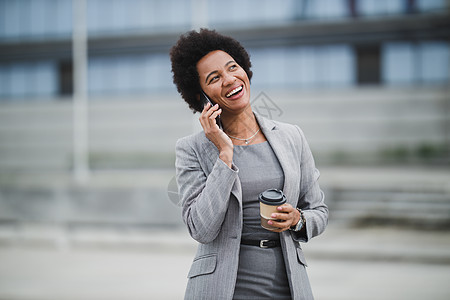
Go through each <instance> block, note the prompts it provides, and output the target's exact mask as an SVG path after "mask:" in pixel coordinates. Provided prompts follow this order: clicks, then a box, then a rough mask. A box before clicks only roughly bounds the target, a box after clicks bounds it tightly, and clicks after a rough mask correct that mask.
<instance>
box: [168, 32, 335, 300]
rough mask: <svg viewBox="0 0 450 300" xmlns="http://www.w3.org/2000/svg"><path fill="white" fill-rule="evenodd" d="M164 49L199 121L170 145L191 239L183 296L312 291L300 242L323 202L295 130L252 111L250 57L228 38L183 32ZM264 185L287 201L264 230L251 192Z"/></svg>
mask: <svg viewBox="0 0 450 300" xmlns="http://www.w3.org/2000/svg"><path fill="white" fill-rule="evenodd" d="M170 57H171V61H172V72H173V80H174V83H175V85H176V86H177V88H178V91H179V92H180V94H181V96H182V97H183V98H184V100H185V101H186V102H187V103H188V105H189V107H190V108H191V109H192V110H194V111H197V112H200V117H199V121H200V124H201V126H202V128H203V131H201V132H199V133H197V134H194V135H191V136H188V137H185V138H182V139H180V140H179V141H178V142H177V145H176V163H175V164H176V171H177V184H178V189H179V196H180V201H181V203H182V207H183V212H182V213H183V220H184V222H185V223H186V225H187V228H188V230H189V233H190V235H191V236H192V237H193V238H194V239H195V240H196V241H198V242H199V246H198V250H197V254H196V257H195V259H194V261H193V263H192V267H191V269H190V271H189V274H188V277H189V281H188V285H187V289H186V294H185V299H195V300H198V299H312V298H313V296H312V291H311V288H310V284H309V281H308V276H307V274H306V269H305V267H306V262H305V258H304V256H303V252H302V250H301V247H300V243H299V242H307V241H308V240H309V239H311V238H312V237H314V236H316V235H319V234H320V233H322V232H323V231H324V230H325V227H326V225H327V220H328V208H327V206H326V205H325V203H324V197H323V193H322V191H321V190H320V187H319V184H318V178H319V172H318V171H317V170H316V168H315V164H314V159H313V157H312V154H311V151H310V149H309V146H308V143H307V142H306V139H305V137H304V135H303V132H302V131H301V130H300V128H299V127H298V126H294V125H290V124H286V123H281V122H275V121H272V120H269V119H266V118H264V117H262V116H259V115H258V114H255V113H254V112H253V110H252V107H251V103H250V79H251V77H252V72H251V71H250V66H251V63H250V58H249V55H248V53H247V51H246V50H245V49H244V48H243V47H242V46H241V45H240V44H239V42H237V41H236V40H234V39H232V38H230V37H226V36H223V35H221V34H219V33H217V32H215V31H211V30H207V29H202V30H200V32H196V31H191V32H189V33H187V34H186V35H183V36H181V37H180V39H179V41H178V42H177V44H176V45H175V46H174V47H173V48H172V50H171V52H170ZM205 98H206V99H209V101H204V100H203V99H205ZM219 116H220V119H221V124H222V128H220V127H219V126H218V124H217V122H216V118H218V117H219ZM244 150H245V151H244ZM268 189H277V190H278V191H280V193H282V194H283V195H284V196H285V197H286V201H283V203H284V202H285V203H284V204H281V202H279V203H278V204H277V205H279V206H276V210H275V212H274V213H272V214H271V215H270V218H269V220H268V221H267V220H266V222H267V224H268V225H270V227H268V226H266V228H263V227H262V226H261V217H260V211H259V207H260V204H259V195H260V193H262V192H263V191H265V190H268ZM284 196H283V197H284ZM267 228H270V229H267Z"/></svg>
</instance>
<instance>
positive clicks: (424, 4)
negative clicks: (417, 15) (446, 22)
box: [416, 0, 448, 12]
mask: <svg viewBox="0 0 450 300" xmlns="http://www.w3.org/2000/svg"><path fill="white" fill-rule="evenodd" d="M416 1H417V7H418V9H419V11H422V12H427V11H442V10H445V9H447V8H446V5H447V3H446V0H416ZM447 2H448V1H447Z"/></svg>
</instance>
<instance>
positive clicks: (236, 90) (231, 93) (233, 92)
mask: <svg viewBox="0 0 450 300" xmlns="http://www.w3.org/2000/svg"><path fill="white" fill-rule="evenodd" d="M241 90H242V85H241V86H238V87H237V88H235V89H234V90H232V91H231V92H229V93H228V94H227V95H226V97H227V98H228V97H231V96H232V95H233V94H236V93H237V92H240V91H241Z"/></svg>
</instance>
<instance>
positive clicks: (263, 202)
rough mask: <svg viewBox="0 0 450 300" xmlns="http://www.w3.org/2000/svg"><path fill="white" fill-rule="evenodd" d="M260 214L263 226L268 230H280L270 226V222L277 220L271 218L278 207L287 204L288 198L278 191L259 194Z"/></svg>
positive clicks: (271, 190)
mask: <svg viewBox="0 0 450 300" xmlns="http://www.w3.org/2000/svg"><path fill="white" fill-rule="evenodd" d="M258 198H259V214H260V216H261V226H262V227H263V228H265V229H267V230H273V229H278V228H277V227H274V226H271V225H269V224H268V223H267V222H268V221H269V220H276V219H274V218H272V217H271V215H272V213H276V212H277V207H278V206H280V205H283V204H284V203H286V196H285V195H284V194H283V192H282V191H280V190H277V189H268V190H265V191H264V192H262V193H261V194H259V196H258Z"/></svg>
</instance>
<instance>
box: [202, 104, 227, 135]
mask: <svg viewBox="0 0 450 300" xmlns="http://www.w3.org/2000/svg"><path fill="white" fill-rule="evenodd" d="M221 113H222V109H220V108H219V105H217V104H215V105H214V106H211V104H210V103H207V104H206V105H205V106H204V107H203V110H202V113H201V115H200V118H199V120H200V124H201V125H202V127H203V129H204V130H205V131H207V130H208V131H209V130H210V129H213V128H215V126H216V118H217V117H218V116H219V115H220V114H221Z"/></svg>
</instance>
